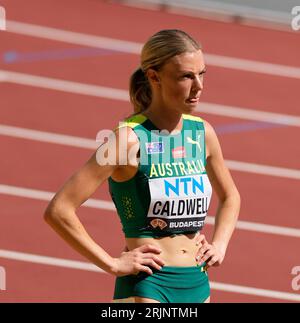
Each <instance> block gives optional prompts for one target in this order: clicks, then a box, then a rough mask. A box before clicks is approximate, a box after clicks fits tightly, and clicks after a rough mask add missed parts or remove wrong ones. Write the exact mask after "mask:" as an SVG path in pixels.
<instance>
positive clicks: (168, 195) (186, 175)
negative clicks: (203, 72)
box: [108, 114, 212, 238]
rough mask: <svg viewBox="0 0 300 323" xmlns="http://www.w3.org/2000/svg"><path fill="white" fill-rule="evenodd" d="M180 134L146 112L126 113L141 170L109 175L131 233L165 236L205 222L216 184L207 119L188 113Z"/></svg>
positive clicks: (127, 234)
mask: <svg viewBox="0 0 300 323" xmlns="http://www.w3.org/2000/svg"><path fill="white" fill-rule="evenodd" d="M182 118H183V124H182V129H181V131H180V132H178V133H177V134H175V135H173V134H168V133H166V132H164V133H163V132H162V131H160V130H159V129H157V128H156V127H155V125H154V124H153V123H152V122H151V121H150V119H148V118H147V117H145V116H144V115H142V114H138V115H135V116H133V117H131V118H128V119H126V120H125V121H124V122H123V123H122V124H121V125H120V126H119V128H120V127H130V128H132V130H133V131H134V132H135V133H136V135H137V137H138V140H139V149H140V159H139V166H138V171H137V173H136V174H135V176H134V177H133V178H131V179H130V180H128V181H125V182H116V181H114V180H113V179H112V178H111V177H109V179H108V183H109V191H110V194H111V197H112V200H113V202H114V204H115V206H116V209H117V212H118V215H119V217H120V220H121V223H122V228H123V231H124V233H125V237H127V238H137V237H140V238H142V237H161V236H166V235H173V234H180V233H188V232H190V233H191V232H196V231H199V230H201V229H202V228H203V225H204V221H205V217H206V215H207V210H208V207H209V203H210V199H211V195H212V187H211V184H210V182H209V179H208V177H207V173H206V170H205V166H206V147H205V129H204V123H203V120H202V119H201V118H199V117H196V116H192V115H187V114H184V115H183V116H182Z"/></svg>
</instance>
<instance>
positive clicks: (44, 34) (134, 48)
mask: <svg viewBox="0 0 300 323" xmlns="http://www.w3.org/2000/svg"><path fill="white" fill-rule="evenodd" d="M7 31H8V32H12V33H16V34H21V35H26V36H31V37H39V38H44V39H50V40H54V41H62V42H65V43H71V44H77V45H81V46H90V47H95V48H105V49H110V50H115V51H119V52H124V53H130V54H140V52H141V49H142V44H140V43H136V42H130V41H124V40H119V39H113V38H107V37H101V36H95V35H89V34H83V33H78V32H72V31H67V30H61V29H57V28H51V27H44V26H39V25H33V24H28V23H22V22H17V21H7ZM205 59H206V62H207V64H208V65H213V66H217V67H222V68H230V69H237V70H242V71H248V72H255V73H260V74H269V75H274V76H281V77H290V78H296V79H300V68H299V67H293V66H286V65H279V64H271V63H265V62H259V61H253V60H247V59H240V58H234V57H226V56H222V55H215V54H205Z"/></svg>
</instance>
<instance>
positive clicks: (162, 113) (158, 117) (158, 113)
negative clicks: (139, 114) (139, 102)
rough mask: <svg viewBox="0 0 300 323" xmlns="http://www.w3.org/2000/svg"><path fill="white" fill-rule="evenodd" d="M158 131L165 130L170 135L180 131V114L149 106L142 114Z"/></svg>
mask: <svg viewBox="0 0 300 323" xmlns="http://www.w3.org/2000/svg"><path fill="white" fill-rule="evenodd" d="M143 115H144V116H146V117H147V118H148V119H149V120H150V121H151V122H152V123H153V124H154V125H155V126H156V127H157V128H158V129H159V130H167V131H168V132H169V133H170V134H172V133H173V132H174V133H176V132H178V131H181V129H182V113H180V112H177V111H174V110H171V111H170V110H168V109H162V108H157V107H155V106H153V105H151V106H150V107H149V108H148V109H147V110H145V111H144V112H143Z"/></svg>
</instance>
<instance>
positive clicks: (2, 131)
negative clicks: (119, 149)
mask: <svg viewBox="0 0 300 323" xmlns="http://www.w3.org/2000/svg"><path fill="white" fill-rule="evenodd" d="M0 135H4V136H10V137H14V138H21V139H28V140H35V141H42V142H48V143H52V144H59V145H66V146H72V147H79V148H87V149H96V148H97V147H98V145H97V143H96V140H91V139H87V138H81V137H75V136H69V135H62V134H57V133H52V132H45V131H39V130H32V129H25V128H19V127H13V126H7V125H2V124H0Z"/></svg>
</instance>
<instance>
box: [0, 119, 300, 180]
mask: <svg viewBox="0 0 300 323" xmlns="http://www.w3.org/2000/svg"><path fill="white" fill-rule="evenodd" d="M0 135H4V136H10V137H14V138H21V139H23V140H24V139H28V140H35V141H41V142H48V143H52V144H59V145H66V146H71V147H79V148H86V149H96V148H97V147H98V146H99V145H100V144H99V143H97V142H96V140H95V141H93V140H91V139H87V138H81V137H75V136H69V135H62V134H56V133H51V132H43V131H38V130H32V129H25V128H20V127H13V126H7V125H1V124H0ZM225 163H226V165H227V167H228V168H229V169H230V170H234V171H240V172H246V173H254V174H261V175H269V176H275V177H283V178H290V179H297V180H298V179H300V170H298V169H289V168H283V167H274V166H268V165H259V164H253V163H246V162H241V161H235V160H225Z"/></svg>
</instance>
